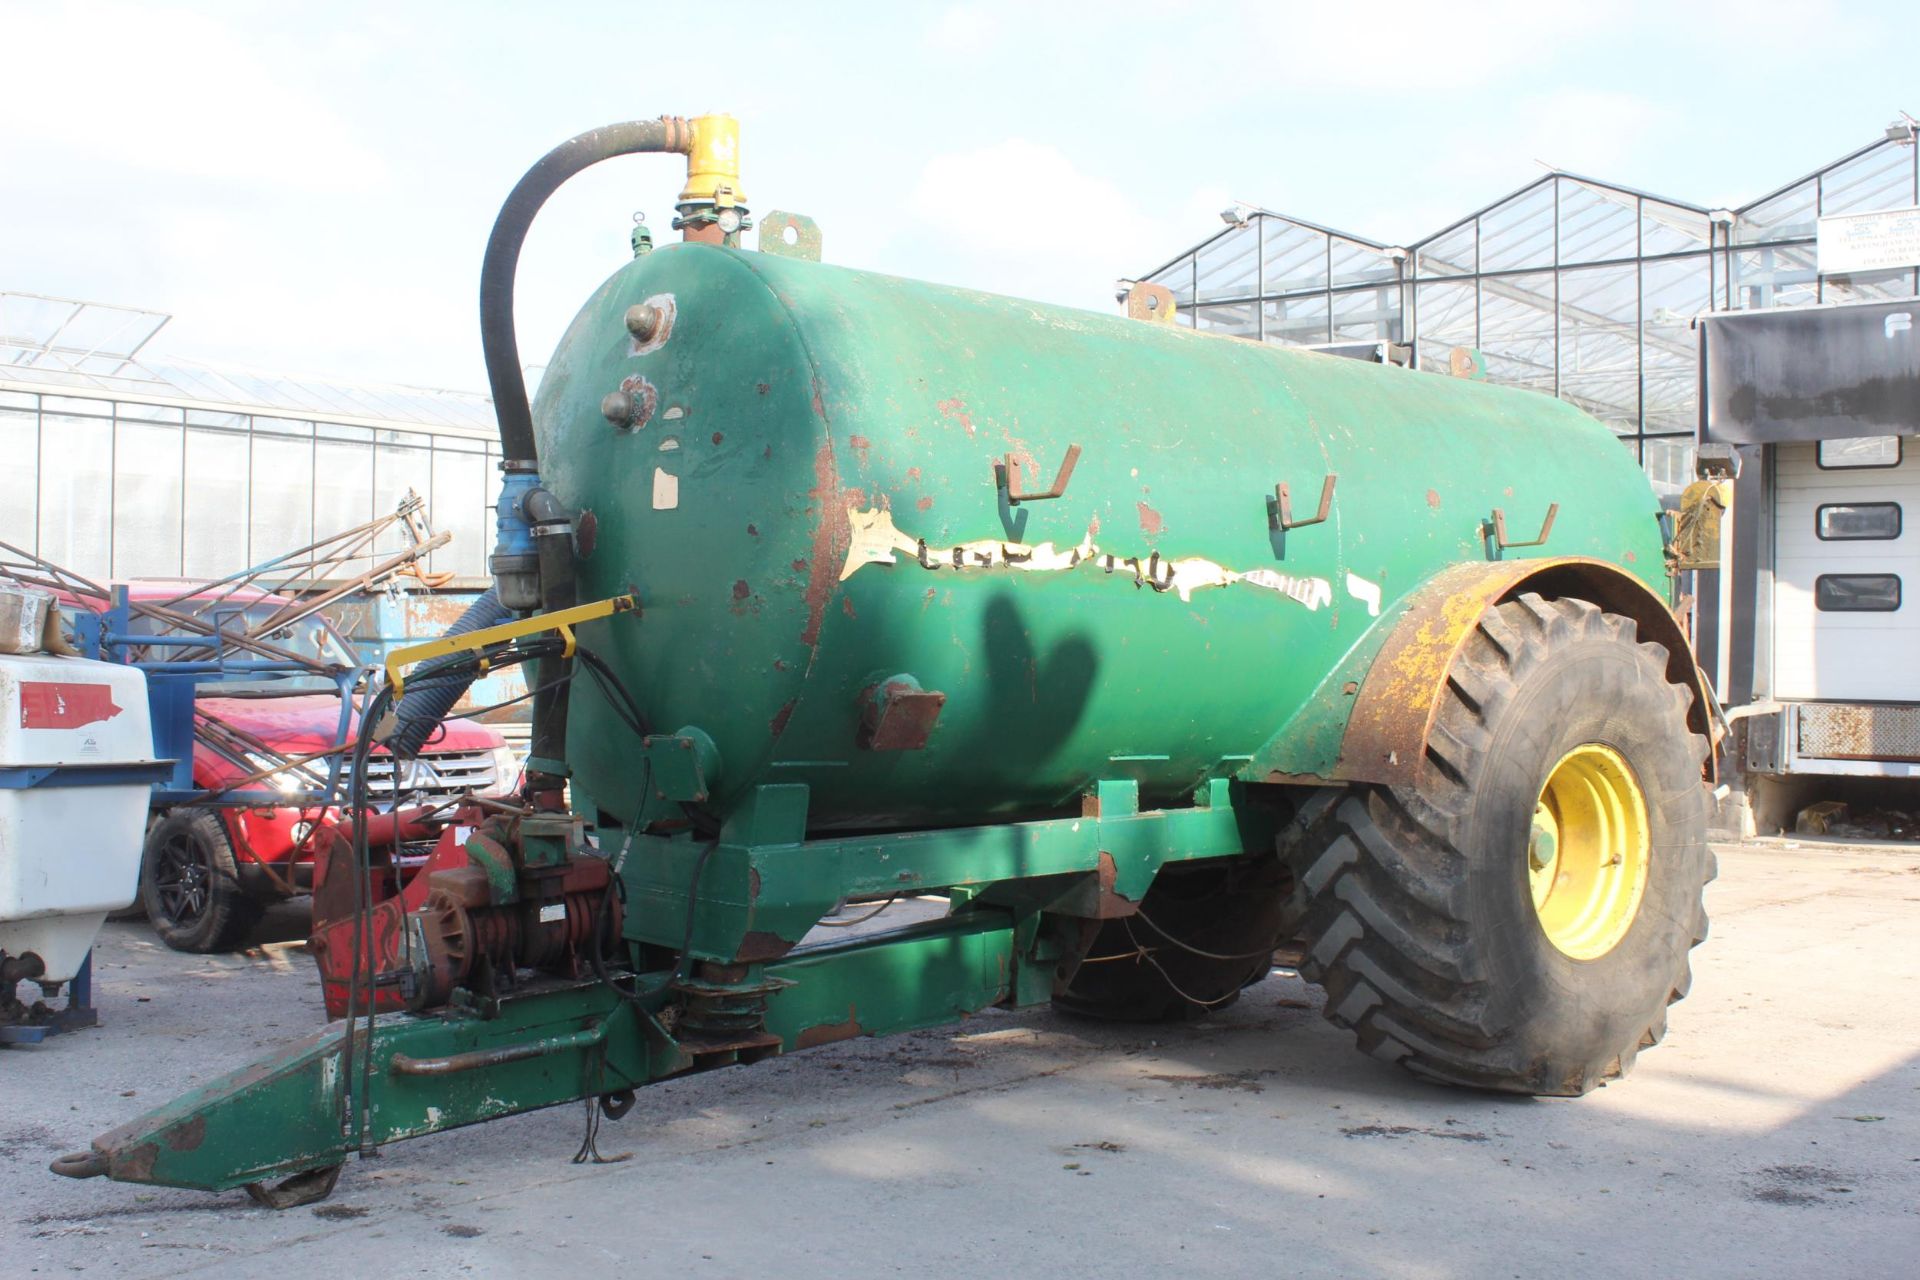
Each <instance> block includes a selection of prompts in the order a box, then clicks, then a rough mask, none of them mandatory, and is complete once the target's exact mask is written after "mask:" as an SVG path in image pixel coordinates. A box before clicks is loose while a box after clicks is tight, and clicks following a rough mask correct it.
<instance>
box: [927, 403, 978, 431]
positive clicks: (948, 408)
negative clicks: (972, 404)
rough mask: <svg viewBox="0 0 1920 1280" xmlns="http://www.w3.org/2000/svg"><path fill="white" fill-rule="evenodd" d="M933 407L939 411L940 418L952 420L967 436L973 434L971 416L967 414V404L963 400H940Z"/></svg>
mask: <svg viewBox="0 0 1920 1280" xmlns="http://www.w3.org/2000/svg"><path fill="white" fill-rule="evenodd" d="M934 407H935V408H937V409H939V410H940V415H941V416H942V417H945V418H952V419H953V420H954V421H955V422H957V423H959V424H960V425H961V426H963V427H965V428H966V429H967V434H968V435H972V434H973V415H972V414H970V413H968V412H967V402H966V401H965V400H962V399H961V398H960V397H958V396H955V397H954V398H953V399H951V400H942V401H941V402H940V403H939V404H938V405H936V406H934Z"/></svg>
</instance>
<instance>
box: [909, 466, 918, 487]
mask: <svg viewBox="0 0 1920 1280" xmlns="http://www.w3.org/2000/svg"><path fill="white" fill-rule="evenodd" d="M907 479H909V480H911V481H913V482H914V483H915V484H918V483H919V482H920V468H918V467H908V468H907Z"/></svg>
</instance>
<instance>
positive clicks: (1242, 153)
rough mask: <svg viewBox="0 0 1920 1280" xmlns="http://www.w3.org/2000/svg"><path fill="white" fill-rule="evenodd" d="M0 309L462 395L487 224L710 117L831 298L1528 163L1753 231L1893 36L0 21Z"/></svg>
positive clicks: (1916, 34) (1268, 20)
mask: <svg viewBox="0 0 1920 1280" xmlns="http://www.w3.org/2000/svg"><path fill="white" fill-rule="evenodd" d="M0 49H4V54H5V56H4V66H5V71H4V73H0V119H3V120H5V121H6V124H5V125H4V126H0V290H8V291H18V292H30V293H41V294H50V295H55V296H60V297H70V298H82V299H88V300H94V301H104V302H113V303H117V304H122V305H128V306H137V307H143V308H151V309H155V310H160V311H166V312H171V313H172V314H173V315H174V317H175V319H174V321H173V322H172V324H170V325H169V326H168V327H167V328H166V329H165V330H163V331H162V333H161V334H160V336H159V337H157V338H156V339H155V340H154V343H153V344H152V346H151V347H149V349H148V354H150V355H157V356H162V357H164V356H167V355H173V356H183V357H192V358H197V359H204V360H215V361H227V362H232V363H237V364H242V365H249V366H253V367H257V368H264V369H269V370H277V371H286V372H297V373H310V374H319V375H323V376H328V377H334V378H342V379H348V380H357V381H377V382H398V383H407V384H413V385H421V386H439V387H452V388H459V389H472V390H480V389H483V388H484V386H485V378H484V374H483V372H482V367H481V360H480V344H479V336H478V328H477V321H476V315H475V309H476V302H475V298H476V291H477V278H478V271H479V265H480V256H481V250H482V248H483V246H484V244H485V241H486V236H487V232H488V230H489V228H490V227H491V225H492V221H493V218H494V215H495V213H496V212H497V211H498V207H499V204H500V201H501V199H502V198H503V197H504V196H505V194H506V192H507V191H508V190H509V189H510V188H511V187H512V185H513V183H514V182H515V181H516V180H517V179H518V178H519V176H520V174H521V173H522V172H524V171H525V169H526V168H527V166H528V165H530V164H531V163H532V162H533V161H534V160H536V159H538V158H539V156H540V155H541V154H542V153H544V152H545V151H546V150H547V149H548V148H549V147H551V146H553V145H554V144H555V143H558V142H560V141H561V140H563V139H565V138H567V137H569V136H571V135H573V134H575V133H578V132H581V131H582V130H585V129H588V128H591V127H593V126H596V125H600V124H604V123H608V122H611V121H615V120H623V119H641V118H651V117H654V116H658V115H661V114H663V113H664V114H674V115H696V114H700V113H702V112H707V111H730V112H732V113H733V114H734V115H736V116H737V117H739V119H740V121H741V128H742V154H743V161H744V173H743V177H742V186H743V187H744V188H745V192H746V195H747V197H748V202H749V204H750V207H751V208H752V209H754V210H755V211H758V212H765V211H768V210H772V209H784V210H790V211H793V212H798V213H804V214H807V215H809V216H811V217H813V218H814V219H816V220H817V221H818V222H819V223H820V224H821V225H822V227H823V228H824V233H825V255H826V258H827V260H828V261H831V262H836V263H841V264H844V265H848V266H854V267H861V268H866V269H872V270H878V271H886V272H892V273H895V274H900V275H909V276H917V277H921V278H925V279H931V280H937V281H942V282H946V283H951V284H959V285H965V286H968V287H973V288H979V289H987V290H992V291H995V292H1002V293H1013V294H1019V295H1022V296H1026V297H1032V298H1039V299H1043V300H1047V301H1053V302H1062V303H1067V304H1070V305H1076V306H1083V307H1090V308H1095V309H1102V310H1112V309H1113V307H1114V303H1113V282H1114V281H1115V279H1117V278H1119V277H1124V276H1135V275H1140V274H1144V273H1145V272H1147V271H1149V270H1151V269H1152V268H1154V267H1156V266H1158V265H1160V264H1161V263H1163V262H1164V261H1166V260H1167V259H1169V258H1172V257H1174V256H1176V255H1178V254H1179V253H1181V252H1182V251H1184V250H1185V249H1187V248H1189V247H1191V246H1192V245H1193V244H1195V243H1197V242H1198V241H1200V240H1201V239H1204V238H1205V237H1207V236H1209V235H1211V234H1213V233H1214V232H1216V231H1218V230H1220V228H1221V222H1220V218H1219V212H1220V210H1221V209H1222V208H1223V207H1225V206H1227V205H1228V204H1230V203H1231V202H1233V201H1236V200H1239V201H1245V202H1248V203H1251V204H1256V205H1261V206H1264V207H1267V208H1272V209H1277V210H1280V211H1283V212H1287V213H1291V214H1294V215H1297V216H1300V217H1303V218H1307V219H1310V220H1312V221H1316V222H1320V223H1324V224H1327V225H1330V226H1333V227H1336V228H1339V229H1342V230H1348V231H1352V232H1356V233H1358V234H1362V235H1366V236H1370V237H1372V238H1375V239H1378V240H1382V241H1386V242H1388V243H1392V244H1404V243H1407V242H1409V241H1412V240H1416V239H1419V238H1420V237H1421V236H1423V235H1426V234H1428V233H1429V232H1432V231H1434V230H1437V229H1439V228H1440V227H1441V226H1443V225H1444V224H1446V223H1448V222H1451V221H1453V220H1454V219H1456V218H1458V217H1460V216H1461V215H1463V214H1466V213H1469V212H1471V211H1472V210H1473V209H1475V208H1478V207H1479V206H1481V205H1483V204H1486V203H1489V202H1491V201H1493V200H1494V199H1496V198H1498V197H1499V196H1501V195H1503V194H1505V193H1506V192H1508V191H1511V190H1512V189H1514V188H1516V187H1519V186H1521V185H1523V184H1525V183H1527V182H1529V181H1531V180H1532V179H1533V178H1535V177H1537V176H1538V175H1539V174H1540V173H1541V172H1542V166H1543V165H1547V166H1553V167H1558V168H1563V169H1567V170H1571V171H1574V172H1581V173H1586V174H1590V175H1592V176H1595V177H1602V178H1606V179H1608V180H1610V181H1614V182H1618V183H1621V184H1624V185H1627V186H1634V187H1639V188H1643V189H1645V190H1648V191H1652V192H1656V193H1659V194H1663V195H1670V196H1674V197H1678V198H1681V199H1687V200H1691V201H1693V202H1695V203H1699V204H1705V205H1710V206H1715V207H1718V206H1723V205H1724V206H1732V205H1737V204H1741V203H1745V202H1746V201H1748V200H1751V199H1753V198H1754V197H1756V196H1759V195H1761V194H1764V193H1765V192H1766V191H1768V190H1771V189H1772V188H1774V187H1777V186H1780V185H1784V184H1785V183H1787V182H1788V181H1790V180H1792V179H1793V178H1796V177H1798V176H1800V175H1802V174H1803V173H1805V172H1807V171H1808V170H1811V169H1813V168H1816V167H1818V166H1820V165H1822V164H1824V163H1826V162H1828V161H1829V160H1832V159H1834V158H1836V157H1838V156H1839V155H1841V154H1844V153H1845V152H1847V151H1849V150H1852V149H1853V148H1855V147H1858V146H1861V145H1864V144H1866V143H1868V142H1871V141H1873V140H1874V139H1875V138H1877V137H1879V136H1881V131H1882V129H1883V128H1884V127H1885V126H1886V125H1887V124H1888V123H1889V122H1890V121H1892V120H1893V119H1894V118H1895V116H1896V113H1897V112H1898V111H1899V110H1901V109H1905V110H1908V111H1914V112H1920V81H1917V80H1916V78H1915V77H1914V75H1913V74H1912V67H1913V61H1914V54H1915V52H1916V51H1917V50H1920V4H1915V3H1913V0H1888V2H1885V3H1878V2H1871V0H1861V2H1858V3H1825V2H1823V0H1791V2H1778V0H1727V2H1722V0H1691V2H1688V3H1674V2H1673V0H1665V2H1664V3H1653V2H1651V0H1582V2H1580V3H1569V2H1566V0H1559V2H1555V0H1529V2H1521V3H1497V2H1496V3H1489V4H1474V3H1471V2H1468V0H1455V2H1451V3H1434V2H1433V0H1418V2H1409V0H1369V2H1368V3H1366V4H1347V5H1339V4H1328V3H1326V2H1325V0H1315V2H1314V3H1301V4H1296V3H1291V2H1289V0H1270V2H1269V3H1264V4H1237V3H1230V2H1228V0H1206V2H1201V3H1191V4H1189V3H1184V2H1182V0H1160V2H1159V3H1152V4H1135V3H1127V2H1125V0H1109V2H1108V3H1100V4H1077V3H1052V4H1047V3H1035V2H1033V0H1029V3H1025V4H1019V3H994V2H983V3H967V4H916V3H912V2H911V0H896V2H895V3H890V4H885V5H880V4H873V5H868V4H852V3H847V4H841V3H815V4H804V3H792V2H789V3H784V4H762V3H758V2H756V0H730V3H728V4H725V5H715V6H710V7H702V6H695V5H685V4H679V5H657V4H647V3H644V2H643V0H624V2H623V3H585V2H580V3H566V2H564V0H549V2H548V3H544V4H533V3H524V4H512V3H504V2H503V3H488V2H486V0H465V2H464V3H457V4H456V3H408V2H406V0H386V2H385V3H357V2H355V0H335V2H334V3H328V4H324V5H321V4H315V5H307V6H300V5H294V4H263V3H254V4H243V3H231V4H223V3H201V4H190V5H173V4H166V3H160V2H150V3H131V4H122V3H58V2H55V0H0ZM683 176H684V169H683V164H682V162H681V161H680V160H679V159H678V158H677V157H634V158H629V159H622V160H616V161H611V162H608V163H607V164H605V165H602V166H600V167H599V168H598V169H595V170H593V171H591V172H589V173H587V174H585V175H582V176H581V177H580V178H577V179H575V180H574V181H573V182H572V183H570V184H569V185H568V186H567V187H566V188H564V189H563V190H562V191H561V192H560V193H559V194H558V195H557V196H556V197H555V198H554V199H553V200H552V201H551V202H550V203H549V205H548V206H547V208H546V210H545V211H544V212H543V213H542V215H541V216H540V218H539V220H538V222H537V223H536V224H535V226H534V229H533V231H532V234H531V235H530V237H529V240H528V244H527V249H526V252H525V253H524V254H523V256H522V259H521V266H520V276H519V281H520V283H519V295H520V297H519V310H518V326H519V333H520V338H521V351H522V355H523V358H524V359H525V360H526V361H527V362H528V363H529V364H539V363H541V362H543V361H544V359H545V354H544V353H546V352H548V351H550V350H551V349H552V347H553V346H554V344H555V343H556V342H557V341H558V339H559V337H560V334H561V333H562V332H563V330H564V329H565V326H566V324H567V322H568V321H569V319H571V317H572V314H573V312H574V310H575V309H576V308H577V307H578V306H579V305H580V303H581V302H582V301H584V299H585V298H586V296H587V295H588V294H589V293H590V292H591V291H592V290H593V288H594V287H595V286H596V285H597V284H598V283H599V281H600V280H602V279H603V278H604V277H605V276H606V275H607V274H608V273H610V272H611V271H613V270H615V269H616V268H618V267H619V266H620V264H621V263H622V262H623V261H624V260H626V258H627V257H628V256H629V250H628V234H629V231H630V229H631V225H632V216H633V213H634V212H635V211H636V210H640V211H644V212H645V213H646V214H647V215H648V216H649V221H650V223H651V225H652V226H653V228H654V231H655V235H656V238H657V239H658V240H666V239H668V238H671V236H672V233H671V232H670V231H669V230H668V223H669V221H670V219H671V216H672V200H673V196H674V194H675V193H676V192H677V191H678V190H679V185H680V180H681V178H682V177H683Z"/></svg>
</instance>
